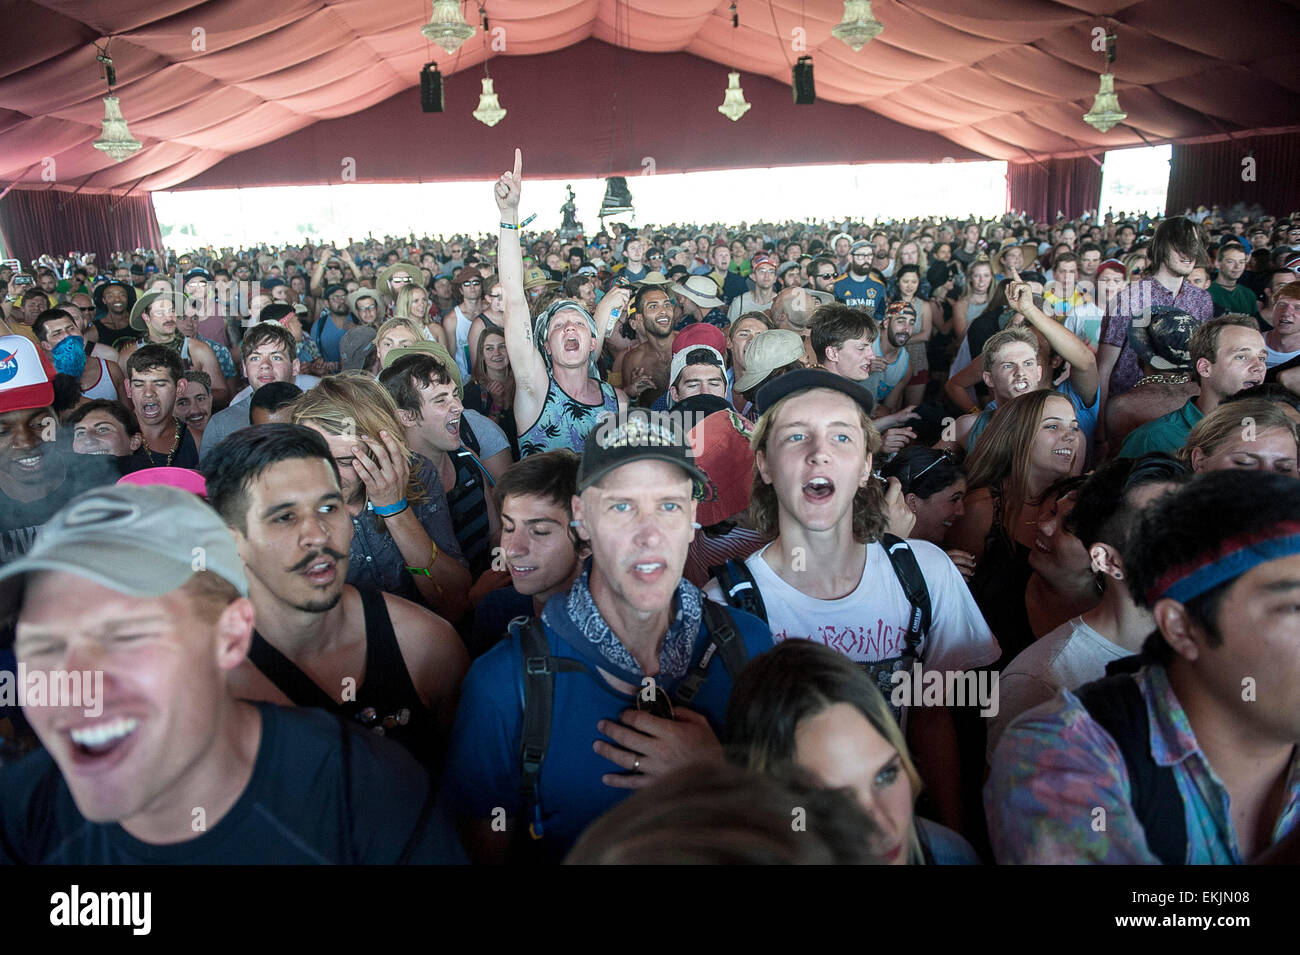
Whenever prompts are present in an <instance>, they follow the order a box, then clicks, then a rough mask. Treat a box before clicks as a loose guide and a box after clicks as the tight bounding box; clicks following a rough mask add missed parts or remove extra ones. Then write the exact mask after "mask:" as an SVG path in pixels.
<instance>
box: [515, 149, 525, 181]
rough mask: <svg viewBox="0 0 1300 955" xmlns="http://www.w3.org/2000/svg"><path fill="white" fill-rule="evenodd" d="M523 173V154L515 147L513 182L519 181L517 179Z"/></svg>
mask: <svg viewBox="0 0 1300 955" xmlns="http://www.w3.org/2000/svg"><path fill="white" fill-rule="evenodd" d="M523 173H524V154H523V153H522V152H520V151H519V147H517V146H516V147H515V182H518V181H519V177H520V176H522V175H523Z"/></svg>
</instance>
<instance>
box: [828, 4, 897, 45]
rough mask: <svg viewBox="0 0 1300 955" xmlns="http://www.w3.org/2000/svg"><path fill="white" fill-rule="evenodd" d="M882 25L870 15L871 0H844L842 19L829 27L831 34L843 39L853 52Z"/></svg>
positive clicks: (873, 35)
mask: <svg viewBox="0 0 1300 955" xmlns="http://www.w3.org/2000/svg"><path fill="white" fill-rule="evenodd" d="M883 29H884V27H883V26H881V24H880V21H879V20H877V19H876V18H875V17H873V16H872V15H871V0H844V19H843V20H841V21H840V22H839V23H838V24H836V25H835V26H833V27H831V36H833V37H835V39H837V40H843V41H844V42H845V43H847V44H848V45H849V47H850V48H851V49H852V50H853V52H854V53H857V52H858V50H860V49H862V48H863V47H864V46H866V45H867V44H868V43H870V42H871V41H872V40H874V39H875V38H876V37H878V36H880V31H881V30H883Z"/></svg>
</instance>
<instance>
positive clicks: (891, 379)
mask: <svg viewBox="0 0 1300 955" xmlns="http://www.w3.org/2000/svg"><path fill="white" fill-rule="evenodd" d="M871 351H872V352H873V353H874V354H875V355H876V357H878V358H884V357H885V356H884V355H882V354H881V353H880V339H878V338H877V339H876V340H875V341H874V342H872V343H871ZM911 364H912V360H911V358H910V357H909V356H908V354H907V349H906V348H900V349H899V350H898V354H897V355H896V356H895V357H894V360H893V361H891V362H890V363H889V364H888V365H886V366H885V373H884V374H883V375H881V376H880V383H879V384H877V385H876V404H880V403H881V402H882V401H884V400H885V399H886V398H888V397H889V393H890V392H891V391H893V390H894V389H895V388H896V387H897V386H898V383H899V382H900V381H902V380H903V379H904V378H906V377H907V370H908V368H909V367H910V366H911Z"/></svg>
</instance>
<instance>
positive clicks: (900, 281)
mask: <svg viewBox="0 0 1300 955" xmlns="http://www.w3.org/2000/svg"><path fill="white" fill-rule="evenodd" d="M906 245H911V246H914V247H916V248H917V250H918V251H919V250H920V247H919V246H917V245H916V243H915V242H911V243H907V244H906ZM890 282H891V284H892V286H893V287H894V289H896V293H895V294H891V295H890V296H889V304H890V305H893V304H895V303H901V304H903V305H910V306H911V307H912V311H913V313H915V315H916V318H915V319H914V320H913V322H912V337H911V338H909V339H908V340H907V344H906V345H905V346H903V347H904V348H906V349H907V361H908V366H907V369H908V373H909V374H910V375H911V377H910V378H909V380H908V383H907V387H906V388H905V389H904V390H903V404H904V405H913V406H914V405H919V404H920V403H921V402H922V401H923V400H924V399H925V389H926V385H928V384H929V382H930V357H929V354H928V352H927V347H926V345H927V343H928V342H929V341H930V336H931V335H932V334H934V312H935V311H936V310H937V309H938V306H937V305H936V304H935V303H934V302H928V301H926V296H925V295H923V294H922V284H925V285H926V286H927V289H926V291H928V285H929V283H928V282H925V280H924V279H923V278H922V277H921V270H920V268H919V267H918V266H917V265H915V264H914V263H911V262H908V263H905V264H903V265H900V266H899V267H898V271H897V272H895V273H894V277H893V278H892V279H891V280H890Z"/></svg>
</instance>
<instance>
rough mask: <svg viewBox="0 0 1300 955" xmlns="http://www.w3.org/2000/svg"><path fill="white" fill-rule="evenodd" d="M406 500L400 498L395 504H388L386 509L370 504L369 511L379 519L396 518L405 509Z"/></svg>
mask: <svg viewBox="0 0 1300 955" xmlns="http://www.w3.org/2000/svg"><path fill="white" fill-rule="evenodd" d="M407 506H408V505H407V503H406V498H402V499H401V500H400V501H398V502H397V503H396V504H389V505H388V506H387V507H380V506H379V505H377V504H371V505H370V509H371V510H372V511H374V512H375V513H376V514H378V515H379V516H380V517H396V516H397V515H398V514H400V513H402V511H404V510H406V508H407Z"/></svg>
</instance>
